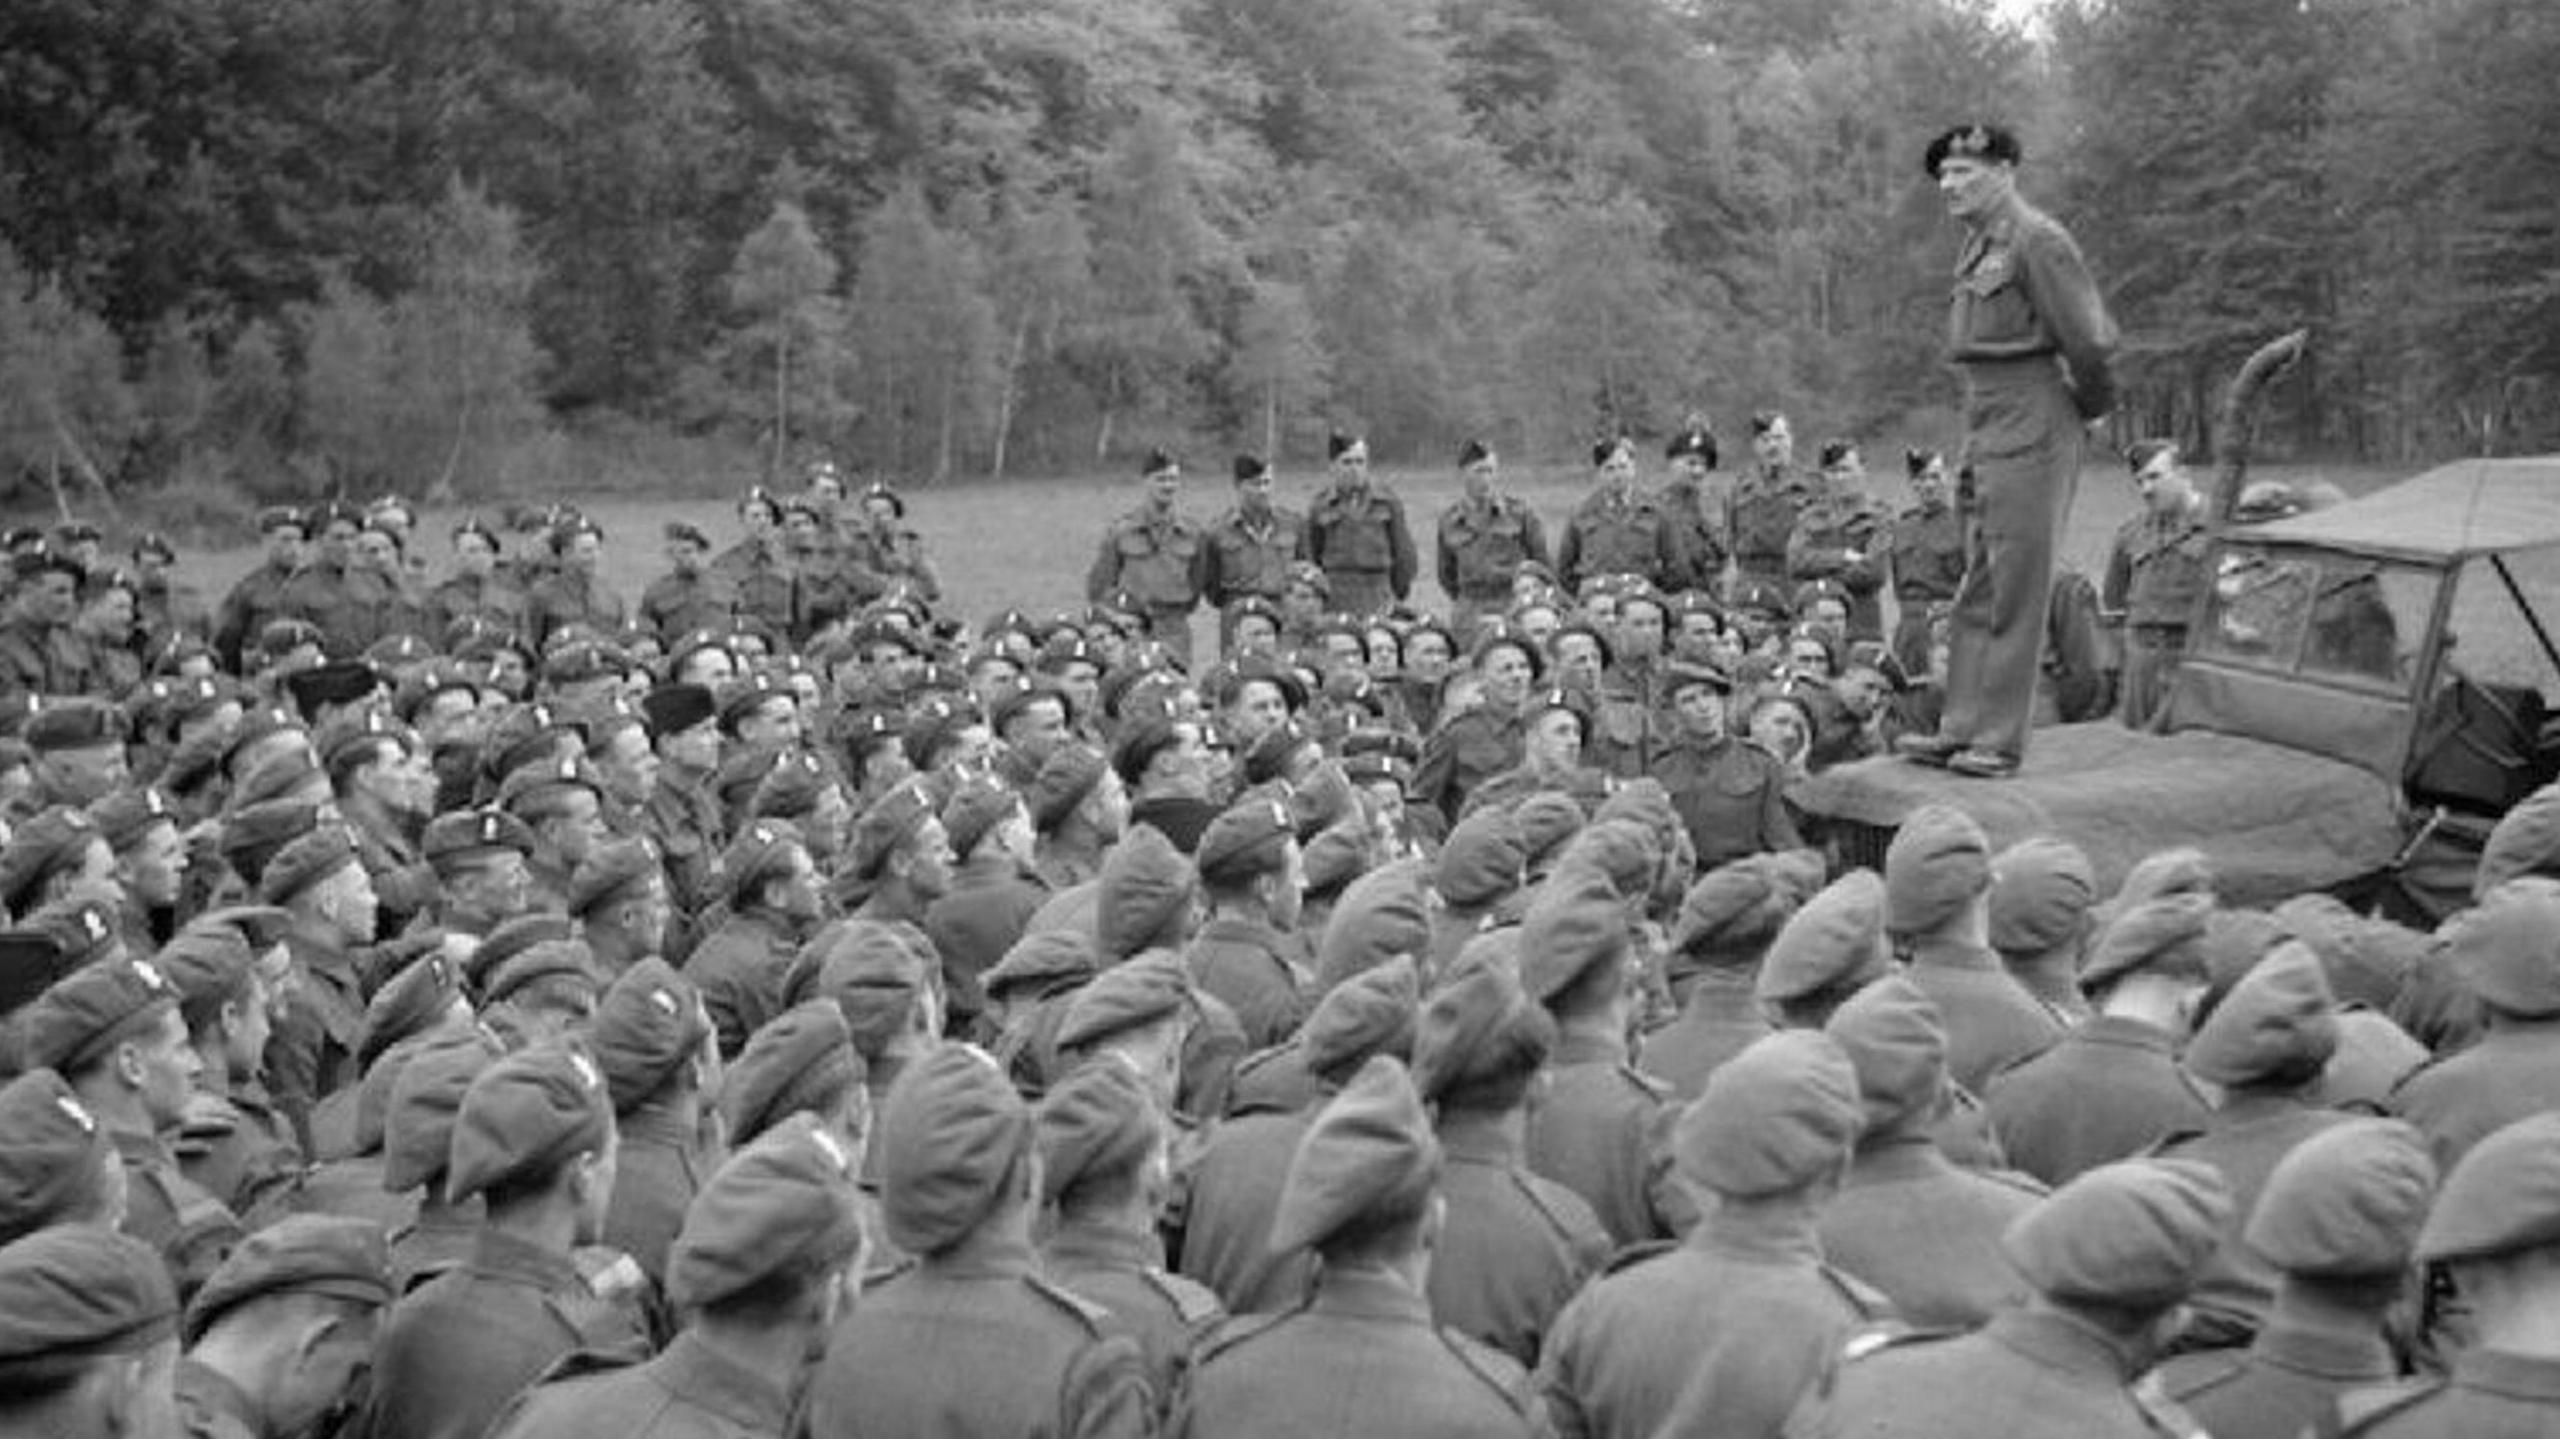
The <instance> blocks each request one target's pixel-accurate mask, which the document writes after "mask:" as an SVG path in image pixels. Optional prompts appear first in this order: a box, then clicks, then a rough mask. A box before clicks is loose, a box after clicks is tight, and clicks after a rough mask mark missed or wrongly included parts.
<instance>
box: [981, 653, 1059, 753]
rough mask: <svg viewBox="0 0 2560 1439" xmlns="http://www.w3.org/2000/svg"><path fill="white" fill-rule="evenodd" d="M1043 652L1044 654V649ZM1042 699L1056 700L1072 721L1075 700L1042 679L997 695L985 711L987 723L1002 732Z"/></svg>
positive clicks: (997, 731)
mask: <svg viewBox="0 0 2560 1439" xmlns="http://www.w3.org/2000/svg"><path fill="white" fill-rule="evenodd" d="M1043 654H1044V655H1045V654H1046V650H1045V649H1044V650H1043ZM1042 700H1056V701H1057V702H1058V707H1059V708H1061V709H1063V710H1065V711H1066V712H1067V715H1068V718H1069V720H1070V722H1072V720H1073V718H1074V715H1075V708H1076V706H1075V701H1074V700H1073V699H1070V698H1069V697H1068V695H1067V692H1066V691H1065V690H1062V689H1060V688H1058V687H1057V686H1056V685H1054V684H1050V683H1048V682H1047V681H1045V680H1044V681H1041V682H1039V683H1036V684H1017V685H1014V686H1013V687H1011V688H1010V689H1007V690H1006V691H1005V692H1004V693H1003V694H1002V695H999V696H998V697H997V698H996V702H995V704H994V706H993V707H991V708H990V709H989V710H988V711H987V723H988V724H989V725H992V726H993V727H994V728H995V731H996V733H998V734H1003V733H1004V731H1005V726H1007V725H1009V724H1011V723H1013V721H1014V720H1015V719H1017V718H1019V717H1020V716H1021V714H1022V712H1023V711H1025V710H1027V709H1029V708H1031V707H1032V706H1033V705H1035V704H1038V703H1039V702H1040V701H1042Z"/></svg>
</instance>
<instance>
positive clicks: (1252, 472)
mask: <svg viewBox="0 0 2560 1439" xmlns="http://www.w3.org/2000/svg"><path fill="white" fill-rule="evenodd" d="M1270 473H1271V462H1270V461H1269V460H1266V459H1264V458H1262V457H1261V456H1260V455H1238V456H1236V462H1235V477H1236V482H1237V483H1238V484H1242V483H1243V482H1244V481H1246V480H1258V479H1261V478H1263V477H1264V476H1266V475H1268V474H1270Z"/></svg>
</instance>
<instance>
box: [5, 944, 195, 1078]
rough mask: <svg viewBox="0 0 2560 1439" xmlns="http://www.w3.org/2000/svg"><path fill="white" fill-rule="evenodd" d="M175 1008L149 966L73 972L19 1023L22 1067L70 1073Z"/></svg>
mask: <svg viewBox="0 0 2560 1439" xmlns="http://www.w3.org/2000/svg"><path fill="white" fill-rule="evenodd" d="M177 1008H178V991H177V988H176V986H174V985H172V984H170V983H169V981H168V978H167V977H166V976H164V975H162V974H161V973H160V971H159V969H158V968H157V967H155V966H154V965H153V964H152V963H151V961H149V960H146V959H128V960H123V961H121V962H115V963H107V964H92V965H88V966H85V967H83V968H80V969H76V970H73V971H72V972H71V973H69V974H67V975H64V976H63V977H62V978H61V979H58V980H56V981H54V983H53V986H52V987H51V988H50V989H47V990H46V991H45V992H44V993H42V994H39V995H37V996H36V998H35V1002H34V1003H33V1004H30V1005H28V1006H27V1008H26V1011H25V1013H24V1014H23V1016H22V1017H21V1018H20V1020H19V1023H20V1025H21V1026H22V1031H21V1034H20V1043H21V1044H22V1045H23V1046H24V1047H25V1054H26V1060H27V1063H28V1064H30V1065H34V1066H38V1067H41V1068H45V1069H53V1070H59V1071H61V1072H62V1073H63V1074H66V1075H68V1074H72V1073H76V1072H77V1071H78V1070H79V1069H80V1068H81V1067H82V1066H83V1065H86V1064H88V1063H90V1062H91V1061H93V1060H95V1059H97V1058H98V1057H99V1056H101V1055H103V1054H105V1053H106V1052H107V1051H108V1050H110V1049H112V1048H114V1047H115V1046H116V1045H117V1044H119V1043H121V1042H122V1041H124V1040H126V1039H130V1038H133V1037H135V1036H138V1035H140V1034H142V1033H143V1032H144V1031H145V1030H146V1029H147V1028H148V1027H149V1026H151V1025H154V1024H157V1023H159V1022H160V1020H161V1018H162V1016H164V1015H168V1014H173V1013H175V1012H176V1011H177Z"/></svg>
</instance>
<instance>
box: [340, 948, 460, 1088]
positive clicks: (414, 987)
mask: <svg viewBox="0 0 2560 1439" xmlns="http://www.w3.org/2000/svg"><path fill="white" fill-rule="evenodd" d="M461 997H462V968H461V966H459V965H457V964H455V963H454V962H453V961H452V960H451V959H449V958H447V957H446V956H444V955H443V954H440V953H435V952H429V953H427V954H424V955H421V956H419V957H418V958H417V959H414V960H412V961H410V962H409V964H408V965H406V966H405V967H403V968H402V969H401V971H400V972H399V973H398V974H395V975H393V976H391V978H390V979H388V980H386V981H384V982H383V986H382V988H380V989H378V990H376V991H374V995H373V999H372V1001H371V1002H370V1003H368V1004H366V1005H365V1010H364V1028H363V1029H361V1030H359V1031H358V1032H357V1034H356V1063H357V1065H358V1066H359V1067H361V1068H364V1069H371V1068H373V1062H374V1061H375V1060H377V1059H380V1058H381V1057H382V1055H383V1052H384V1051H385V1050H388V1049H390V1048H391V1047H392V1046H393V1045H395V1044H398V1043H400V1042H401V1041H402V1040H405V1039H412V1038H415V1037H416V1036H418V1035H421V1034H424V1033H426V1032H427V1031H428V1030H430V1029H433V1028H435V1027H436V1026H437V1025H438V1024H440V1023H442V1022H443V1021H444V1018H445V1016H446V1015H448V1014H451V1013H452V1012H453V1003H454V1001H455V1000H457V999H459V998H461Z"/></svg>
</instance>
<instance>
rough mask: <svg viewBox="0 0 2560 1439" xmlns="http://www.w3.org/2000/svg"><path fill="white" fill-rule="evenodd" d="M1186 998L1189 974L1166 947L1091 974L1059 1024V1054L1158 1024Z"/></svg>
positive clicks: (1069, 1004)
mask: <svg viewBox="0 0 2560 1439" xmlns="http://www.w3.org/2000/svg"><path fill="white" fill-rule="evenodd" d="M1190 998H1191V972H1190V970H1188V969H1186V968H1185V967H1184V966H1183V963H1182V957H1181V956H1180V955H1177V954H1175V953H1174V952H1173V951H1172V950H1169V949H1150V950H1147V951H1145V952H1144V953H1142V954H1139V955H1137V956H1136V957H1134V958H1131V959H1128V960H1125V961H1123V962H1121V963H1119V964H1116V965H1113V966H1111V967H1110V968H1108V969H1105V970H1104V971H1102V973H1100V974H1098V975H1095V976H1094V977H1093V979H1092V980H1091V981H1090V982H1089V983H1087V984H1086V985H1085V986H1084V988H1082V989H1079V990H1077V991H1076V993H1075V997H1074V998H1072V999H1070V1000H1068V1001H1067V1006H1066V1013H1065V1015H1064V1016H1063V1017H1062V1018H1061V1019H1060V1020H1059V1022H1058V1035H1057V1044H1058V1047H1059V1048H1060V1049H1062V1050H1070V1049H1087V1048H1091V1047H1093V1046H1096V1045H1100V1044H1104V1043H1107V1042H1108V1041H1110V1040H1112V1039H1114V1038H1116V1037H1118V1036H1120V1035H1123V1034H1126V1033H1128V1032H1129V1031H1131V1030H1133V1029H1139V1028H1143V1027H1144V1026H1147V1025H1150V1024H1157V1023H1161V1022H1162V1021H1164V1020H1167V1019H1170V1018H1172V1017H1174V1016H1175V1015H1178V1014H1180V1013H1181V1012H1182V1010H1183V1007H1184V1006H1185V1005H1186V1004H1187V1003H1189V1001H1190Z"/></svg>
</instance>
